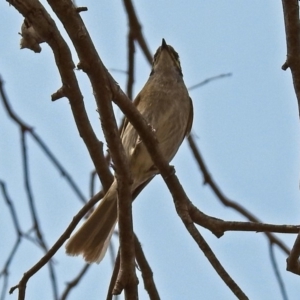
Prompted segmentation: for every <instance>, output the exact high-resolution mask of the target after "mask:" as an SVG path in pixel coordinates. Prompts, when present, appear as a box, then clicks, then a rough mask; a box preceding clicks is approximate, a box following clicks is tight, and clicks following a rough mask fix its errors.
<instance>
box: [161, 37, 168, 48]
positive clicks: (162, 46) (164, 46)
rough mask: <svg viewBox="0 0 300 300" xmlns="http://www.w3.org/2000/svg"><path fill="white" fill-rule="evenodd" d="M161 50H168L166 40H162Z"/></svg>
mask: <svg viewBox="0 0 300 300" xmlns="http://www.w3.org/2000/svg"><path fill="white" fill-rule="evenodd" d="M161 48H162V49H167V48H168V45H167V43H166V41H165V39H162V43H161Z"/></svg>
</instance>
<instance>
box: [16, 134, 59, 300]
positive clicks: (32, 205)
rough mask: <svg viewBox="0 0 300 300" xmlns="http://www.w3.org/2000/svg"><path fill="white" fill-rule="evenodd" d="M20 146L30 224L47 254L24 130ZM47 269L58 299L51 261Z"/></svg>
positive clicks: (54, 293) (55, 297)
mask: <svg viewBox="0 0 300 300" xmlns="http://www.w3.org/2000/svg"><path fill="white" fill-rule="evenodd" d="M21 144H22V160H23V172H24V183H25V189H26V194H27V199H28V203H29V208H30V213H31V218H32V222H33V228H34V232H35V234H36V237H37V241H38V243H39V245H40V246H41V247H42V248H43V250H44V251H45V252H47V251H48V247H47V245H46V242H45V240H44V236H43V234H42V231H41V228H40V222H39V220H38V214H37V210H36V207H35V203H34V199H33V193H32V189H31V184H30V179H29V166H28V153H27V145H26V130H25V131H24V130H22V131H21ZM48 267H49V272H50V281H51V285H52V291H53V295H54V299H58V287H57V282H56V275H55V271H54V268H53V264H52V261H49V264H48Z"/></svg>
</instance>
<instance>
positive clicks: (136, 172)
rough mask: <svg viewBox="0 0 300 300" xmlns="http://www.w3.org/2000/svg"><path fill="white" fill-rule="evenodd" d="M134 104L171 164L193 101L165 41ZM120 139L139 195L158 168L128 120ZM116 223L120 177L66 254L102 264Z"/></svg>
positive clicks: (186, 129)
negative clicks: (80, 256)
mask: <svg viewBox="0 0 300 300" xmlns="http://www.w3.org/2000/svg"><path fill="white" fill-rule="evenodd" d="M134 105H135V106H136V108H137V109H138V111H139V112H140V113H141V115H142V116H143V117H144V118H145V120H146V121H147V123H148V124H149V125H150V126H151V127H152V128H153V132H154V134H155V135H156V138H157V140H158V143H159V147H160V150H161V152H162V154H163V156H164V157H165V159H166V160H167V161H169V162H170V161H171V160H172V159H173V157H174V156H175V154H176V152H177V150H178V148H179V146H180V145H181V143H182V141H183V139H184V137H185V136H186V135H188V134H189V132H190V130H191V127H192V123H193V105H192V101H191V99H190V97H189V94H188V91H187V88H186V86H185V84H184V81H183V75H182V71H181V66H180V61H179V56H178V53H177V52H176V51H175V50H174V49H173V47H171V46H170V45H167V44H166V42H165V40H164V39H163V40H162V44H161V46H160V47H159V48H158V49H157V51H156V53H155V55H154V59H153V64H152V71H151V73H150V77H149V79H148V81H147V82H146V84H145V86H144V87H143V89H142V90H141V91H140V93H139V94H138V95H137V97H136V99H135V100H134ZM121 140H122V144H123V146H124V149H125V153H126V155H127V157H128V162H129V166H130V170H131V175H132V180H133V184H132V194H134V193H136V192H137V191H138V192H139V191H140V190H141V189H142V188H143V187H144V186H145V185H146V184H147V183H148V182H149V181H150V180H151V179H152V178H153V177H154V176H155V175H156V174H158V173H159V172H158V170H157V168H156V166H155V165H154V164H153V162H152V159H151V157H150V155H149V153H148V151H147V149H146V147H145V145H144V143H143V141H142V140H141V139H140V137H139V135H138V133H137V131H136V130H135V129H134V127H133V126H132V125H131V124H130V123H129V122H128V121H127V120H126V121H125V122H124V124H123V128H122V131H121ZM116 222H117V181H116V179H115V180H114V181H113V183H112V185H111V187H110V188H109V190H108V191H107V193H106V194H105V196H104V197H103V199H102V200H101V202H100V204H99V205H98V207H97V208H96V209H95V211H94V212H93V213H92V214H91V215H90V217H89V218H88V219H87V220H86V222H85V223H84V224H83V225H82V226H81V228H80V229H79V230H78V231H77V232H76V233H75V234H74V235H73V236H72V237H71V238H70V240H69V241H68V242H67V244H66V252H67V254H69V255H80V254H82V255H83V257H84V259H85V260H86V261H87V262H89V263H92V262H98V263H99V262H100V261H101V260H102V258H103V257H104V255H105V253H106V250H107V247H108V245H109V241H110V239H111V235H112V233H113V230H114V228H115V225H116Z"/></svg>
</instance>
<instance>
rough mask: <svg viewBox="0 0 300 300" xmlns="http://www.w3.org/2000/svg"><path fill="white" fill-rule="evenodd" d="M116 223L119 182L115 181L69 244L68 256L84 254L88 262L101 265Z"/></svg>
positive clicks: (67, 246)
mask: <svg viewBox="0 0 300 300" xmlns="http://www.w3.org/2000/svg"><path fill="white" fill-rule="evenodd" d="M116 222H117V182H116V180H115V181H114V182H113V184H112V185H111V187H110V189H109V190H108V191H107V193H106V195H105V196H104V197H103V199H102V200H101V202H100V204H99V205H98V206H97V208H96V209H95V211H94V212H93V213H92V214H91V215H90V217H89V218H88V219H87V220H86V222H85V223H84V224H83V225H82V226H81V228H80V229H79V230H78V231H77V232H76V233H75V234H74V235H73V236H72V237H71V238H70V239H69V241H68V242H67V244H66V252H67V254H69V255H72V256H76V255H80V254H82V255H83V257H84V259H85V260H86V261H87V262H89V263H92V262H97V263H99V262H100V261H101V260H102V258H103V257H104V255H105V253H106V250H107V247H108V245H109V241H110V238H111V236H112V233H113V231H114V228H115V225H116Z"/></svg>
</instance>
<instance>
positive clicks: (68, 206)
mask: <svg viewBox="0 0 300 300" xmlns="http://www.w3.org/2000/svg"><path fill="white" fill-rule="evenodd" d="M77 4H78V5H80V6H87V7H88V9H89V10H88V12H85V13H82V14H81V15H82V18H83V20H84V22H85V24H86V26H87V29H88V31H89V33H90V35H91V37H92V39H93V41H94V43H95V45H96V48H97V50H98V51H99V55H100V57H101V58H102V60H103V62H104V64H105V65H106V67H107V68H108V69H109V70H115V69H118V70H126V67H127V60H126V58H127V53H126V34H127V19H126V16H125V14H124V9H123V5H122V2H120V1H113V2H111V1H101V2H99V3H96V2H95V1H85V2H82V1H81V2H77ZM134 4H135V8H136V11H137V13H138V17H139V19H140V21H141V23H142V26H143V33H144V35H145V38H146V40H147V42H148V45H149V47H150V49H151V51H152V52H153V53H154V51H155V50H156V48H157V47H158V46H159V45H160V43H161V39H162V38H165V39H166V41H167V43H169V44H171V45H172V46H173V47H174V48H175V49H176V50H177V51H178V53H179V55H180V59H181V65H182V69H183V74H184V79H185V82H186V85H187V86H188V87H189V86H192V85H194V84H196V83H198V82H200V81H202V80H204V79H206V78H208V77H211V76H215V75H219V74H222V73H229V72H230V73H232V76H231V77H228V78H224V79H221V80H218V81H214V82H211V83H210V84H208V85H206V86H204V87H202V88H199V89H196V90H193V91H191V93H190V95H191V97H192V99H193V103H194V110H195V116H194V124H193V129H192V134H193V135H194V137H195V140H196V142H197V145H198V147H199V149H200V151H201V153H202V155H203V157H204V159H205V162H206V164H207V166H208V168H209V170H210V172H211V174H212V176H213V177H214V179H215V180H216V182H217V183H218V185H219V186H220V188H221V189H222V190H223V192H224V193H225V194H226V195H227V196H228V197H229V198H231V199H233V200H235V201H237V202H238V203H240V204H241V205H243V206H244V207H245V208H247V209H249V210H250V211H251V212H252V213H253V214H254V215H256V216H257V217H258V218H260V219H261V220H262V221H264V222H267V223H275V224H297V223H299V215H300V209H299V169H300V159H299V153H300V144H299V116H298V107H297V102H296V97H295V94H294V90H293V84H292V78H291V74H290V71H289V70H287V71H285V72H284V71H282V70H281V66H282V64H283V63H284V61H285V58H286V41H285V32H284V21H283V14H282V5H281V2H280V1H274V0H266V1H258V0H252V1H238V0H229V1H217V0H211V1H189V2H188V3H186V2H183V1H164V2H163V3H162V2H161V1H144V0H141V1H135V3H134ZM1 11H2V12H3V13H2V18H0V36H1V39H0V45H1V48H0V49H1V50H0V51H1V56H0V75H1V77H2V78H3V79H4V81H5V89H6V92H7V94H8V96H9V99H10V102H11V105H12V106H13V108H14V109H15V111H16V112H17V113H18V114H19V115H20V116H21V117H22V118H23V120H24V121H26V122H27V123H29V124H30V125H32V126H34V128H35V130H36V132H37V133H38V134H39V135H40V136H42V137H43V139H44V140H45V141H46V143H47V144H48V146H49V147H50V148H51V149H52V151H53V152H54V153H55V155H57V157H58V158H59V159H60V160H61V161H63V163H64V166H65V168H66V169H67V170H68V171H69V172H70V173H71V174H72V176H73V178H74V180H75V181H76V183H77V184H78V185H79V186H80V188H81V189H82V191H83V192H84V193H85V194H86V196H87V197H88V189H89V175H90V171H91V170H92V167H93V166H92V163H91V161H90V159H89V156H88V153H87V151H86V148H85V146H84V144H83V143H82V141H81V139H80V137H79V135H78V132H77V130H76V128H75V126H74V120H73V117H72V114H71V110H70V106H69V103H68V100H67V99H61V100H59V101H56V102H54V103H52V102H51V100H50V95H51V94H52V93H54V92H55V91H56V90H57V89H58V88H60V84H61V83H60V78H59V75H58V72H57V69H56V67H55V65H54V60H53V55H52V53H51V50H50V48H49V47H48V46H47V45H46V44H42V49H43V50H42V52H41V53H40V54H35V53H33V52H30V51H29V50H22V51H20V50H19V40H20V37H19V36H18V34H17V33H18V32H19V31H20V26H21V23H22V21H23V18H22V16H20V15H19V13H18V12H17V11H16V10H15V9H14V8H13V7H12V6H9V5H8V4H7V2H2V3H1ZM59 27H60V28H61V29H62V26H61V25H59ZM64 36H65V37H66V35H65V34H64ZM66 38H67V37H66ZM67 41H68V42H69V40H68V39H67ZM70 46H71V44H70ZM71 48H72V47H71ZM72 51H73V49H72ZM73 59H74V61H75V63H77V62H78V59H77V56H76V54H75V52H74V51H73ZM136 59H137V60H136V79H135V86H134V94H135V95H136V94H137V93H138V91H139V90H140V89H141V88H142V86H143V84H144V83H145V81H146V80H147V78H148V76H149V73H150V67H149V65H148V63H147V62H146V60H145V59H144V57H143V55H142V53H141V51H140V50H139V49H138V48H137V50H136ZM111 73H112V75H113V76H114V78H115V79H116V81H117V82H118V83H119V84H120V86H121V87H122V88H125V84H126V77H125V75H124V74H123V73H122V72H117V71H111ZM76 75H77V78H78V80H79V83H80V87H81V89H82V93H83V95H84V100H85V104H86V107H87V110H88V114H89V116H90V118H91V122H92V124H93V127H94V130H95V131H96V133H97V135H98V137H99V139H101V140H103V136H102V133H101V127H100V122H99V120H98V115H97V112H96V104H95V101H94V99H93V95H92V89H91V85H90V83H89V82H88V80H87V78H86V76H85V74H83V72H80V71H76ZM116 115H117V117H119V118H121V112H120V111H119V110H118V109H116ZM0 120H1V126H0V136H1V139H0V141H1V142H0V179H1V180H3V181H5V182H6V184H7V189H8V192H9V194H10V196H11V198H12V199H13V201H14V203H15V205H16V206H17V212H18V215H19V217H20V222H21V225H22V226H23V227H24V228H28V227H29V226H30V213H29V210H28V205H27V202H26V197H25V192H24V184H23V177H22V168H21V151H20V143H19V140H20V137H19V136H20V135H19V130H18V128H17V127H16V126H15V124H13V123H12V122H11V121H10V120H9V119H8V117H7V115H6V114H5V112H4V110H3V108H1V109H0ZM28 148H29V155H30V160H29V161H30V175H31V179H32V185H33V190H34V197H35V201H36V203H37V209H38V212H39V216H40V221H41V226H42V230H43V232H44V233H45V235H46V236H47V242H48V245H52V244H53V243H54V242H55V241H56V239H57V238H58V237H59V236H60V234H61V233H62V232H63V230H64V229H65V227H66V226H67V225H68V223H69V222H70V221H71V220H72V217H73V215H75V214H76V213H77V211H78V210H79V209H80V207H81V203H80V202H79V201H78V200H77V199H76V197H75V195H74V193H73V192H72V191H71V190H70V188H69V187H68V186H67V184H66V183H65V181H64V178H63V177H61V176H60V174H58V173H57V171H56V170H55V169H54V167H53V166H52V165H51V164H50V163H49V162H48V161H47V160H46V159H45V157H44V155H43V153H42V152H41V151H40V149H39V148H38V147H37V146H36V145H35V144H34V142H33V141H32V140H31V139H30V138H29V139H28ZM172 164H173V165H174V166H175V168H176V171H177V175H178V177H179V179H180V180H181V182H182V184H183V186H184V187H185V190H186V193H187V195H188V196H189V197H190V199H191V200H192V201H193V203H194V204H195V205H196V206H197V207H199V209H201V210H202V211H203V212H205V213H207V214H209V215H212V216H215V217H218V218H222V219H224V220H245V219H244V218H243V217H241V216H240V215H239V214H237V213H236V212H234V211H233V210H230V209H227V208H225V207H223V206H222V205H221V204H220V203H219V201H218V200H217V199H216V198H215V197H214V195H213V194H212V193H211V191H210V189H209V187H207V186H203V185H202V182H203V179H202V175H201V173H199V171H198V167H197V166H196V165H195V162H194V159H193V156H192V155H191V151H190V150H189V148H188V145H187V143H186V142H185V143H184V144H183V145H182V147H181V149H180V151H179V153H178V155H177V156H176V158H175V159H174V160H173V162H172ZM0 216H1V217H0V236H1V237H3V238H1V242H0V251H1V254H2V255H1V258H0V267H2V265H3V263H4V260H5V258H6V257H7V255H8V253H9V251H10V249H11V247H12V245H13V243H14V241H15V236H14V234H13V232H12V230H11V226H12V223H11V218H10V216H9V213H8V210H7V207H6V205H5V204H4V200H3V199H2V198H0ZM134 227H135V231H136V233H137V235H138V237H139V239H140V241H141V243H142V246H143V249H144V251H145V254H146V256H147V258H148V261H149V263H150V265H151V267H152V270H153V272H154V279H155V282H156V284H157V287H158V290H159V292H160V295H161V298H162V299H198V298H201V299H207V300H210V299H224V300H227V299H235V297H234V295H233V294H232V293H231V292H230V290H229V289H228V288H227V287H226V285H225V284H224V283H223V282H222V281H221V280H220V278H219V277H218V275H217V274H216V273H215V271H214V270H213V269H212V267H211V266H210V264H209V262H208V261H207V259H206V258H205V257H204V255H203V254H202V252H201V251H200V250H199V249H198V248H197V246H196V244H195V243H194V242H193V240H192V239H191V238H190V236H189V235H188V234H187V232H186V230H185V228H184V226H183V225H182V223H181V221H180V220H179V218H178V217H177V215H176V211H175V209H174V205H173V202H172V198H171V196H170V194H169V192H168V190H167V188H166V187H165V185H164V183H163V181H162V179H161V178H160V177H159V176H157V178H155V180H153V182H151V184H150V185H149V186H148V187H147V188H146V189H145V190H144V192H143V193H142V194H141V195H140V196H139V199H138V201H136V202H135V203H134ZM199 230H200V232H201V233H202V234H203V235H204V237H205V238H206V240H207V242H208V243H209V244H210V246H211V247H212V249H213V251H214V252H215V254H216V255H217V257H218V258H219V259H220V261H221V263H222V264H223V266H224V267H225V268H226V270H227V271H228V272H229V274H230V275H231V276H232V277H233V279H234V280H236V282H237V283H238V284H239V285H240V287H241V288H242V289H243V291H244V292H245V293H246V295H248V297H249V298H250V299H281V297H280V293H279V288H278V285H277V283H276V280H275V276H274V273H273V270H272V268H271V262H270V258H269V254H268V242H267V240H266V238H265V237H264V235H263V234H257V233H237V232H228V233H226V234H225V235H224V236H223V237H222V238H220V239H217V238H216V237H215V236H213V235H212V234H211V233H210V232H208V231H207V230H205V229H203V228H199ZM279 237H280V238H281V239H282V240H283V241H284V242H285V243H286V244H287V245H288V246H289V247H292V245H293V241H294V238H295V237H294V236H292V235H279ZM275 254H276V258H277V263H278V266H279V269H280V272H281V275H282V276H283V280H284V283H285V285H286V289H287V293H288V296H289V299H298V298H297V297H299V293H300V287H299V279H298V278H297V276H296V275H293V274H291V273H288V272H286V271H285V268H286V261H285V260H286V256H285V255H284V254H283V253H282V252H281V250H278V249H277V250H276V251H275ZM41 256H42V252H41V251H40V250H38V249H37V248H36V247H34V246H33V245H32V244H30V243H29V242H23V244H22V247H21V248H20V249H19V251H18V253H17V255H16V257H15V259H14V261H13V263H12V265H11V269H10V282H9V285H10V286H11V285H14V284H16V283H17V282H18V281H19V279H20V278H21V276H22V274H23V273H24V272H25V271H26V270H28V269H29V268H30V267H31V266H32V265H33V264H34V263H35V262H37V261H38V260H39V259H40V258H41ZM54 259H55V262H56V266H57V269H58V280H59V288H60V292H61V291H62V290H63V288H64V285H65V282H67V281H69V280H71V279H72V278H73V277H74V276H75V275H76V274H77V272H78V270H79V269H80V267H81V266H82V260H81V258H70V257H66V255H65V253H64V249H61V250H60V251H59V252H58V253H57V254H56V256H55V257H54ZM110 274H111V266H110V259H109V257H108V256H107V257H106V258H105V259H104V261H103V262H102V263H101V264H100V265H93V266H92V268H91V270H90V271H89V273H88V274H87V276H86V277H85V278H84V279H83V281H82V282H81V283H80V285H79V286H78V288H77V289H76V290H74V291H73V292H72V294H71V299H83V298H84V299H103V298H104V295H105V294H106V290H107V286H108V282H109V279H110ZM47 275H48V270H47V268H44V269H42V270H41V271H40V272H39V273H38V274H37V275H36V276H34V277H33V278H32V279H31V280H30V281H29V283H28V286H27V297H28V299H40V295H41V294H40V293H41V292H42V293H46V294H47V297H46V298H47V299H51V290H50V285H49V283H48V281H47ZM139 288H140V298H141V299H147V298H146V296H145V293H144V291H143V284H142V281H141V280H140V285H139ZM8 299H17V293H16V292H15V293H14V294H13V296H8Z"/></svg>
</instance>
